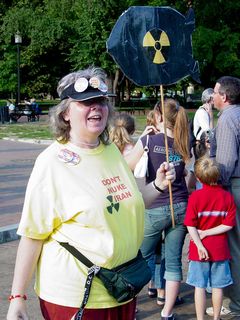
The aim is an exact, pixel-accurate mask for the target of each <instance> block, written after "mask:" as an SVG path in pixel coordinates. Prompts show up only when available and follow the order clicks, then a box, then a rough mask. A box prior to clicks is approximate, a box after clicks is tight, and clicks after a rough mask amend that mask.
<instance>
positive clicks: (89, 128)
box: [64, 98, 109, 141]
mask: <svg viewBox="0 0 240 320" xmlns="http://www.w3.org/2000/svg"><path fill="white" fill-rule="evenodd" d="M108 113H109V110H108V102H107V99H106V98H96V99H89V100H86V101H71V102H70V105H69V107H68V110H67V112H66V113H65V116H64V119H65V120H66V121H69V123H70V126H71V130H70V137H71V138H74V139H80V140H82V141H84V140H86V141H95V140H96V138H97V137H99V135H100V134H101V133H102V132H103V131H104V129H105V128H106V124H107V120H108ZM70 140H71V139H70Z"/></svg>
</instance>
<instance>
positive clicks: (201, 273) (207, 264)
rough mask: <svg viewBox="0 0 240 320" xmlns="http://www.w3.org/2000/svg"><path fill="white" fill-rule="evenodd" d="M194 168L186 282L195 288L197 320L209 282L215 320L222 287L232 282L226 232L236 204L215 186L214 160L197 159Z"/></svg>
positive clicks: (201, 316) (188, 215)
mask: <svg viewBox="0 0 240 320" xmlns="http://www.w3.org/2000/svg"><path fill="white" fill-rule="evenodd" d="M194 171H195V175H196V177H197V179H198V180H199V181H200V182H201V183H203V188H202V189H200V190H197V191H195V192H193V193H192V194H191V196H190V198H189V202H188V207H187V211H186V217H185V220H184V224H185V225H186V226H187V228H188V232H189V234H190V236H191V240H190V245H189V260H190V263H189V270H188V276H187V283H188V284H190V285H192V286H194V287H195V308H196V314H197V320H203V319H204V314H205V308H206V293H205V288H206V287H207V285H208V282H209V283H210V286H211V287H212V303H213V313H214V320H219V319H220V318H219V315H220V311H221V306H222V298H223V288H224V287H226V286H229V285H230V284H232V277H231V272H230V267H229V259H230V258H231V256H230V251H229V247H228V241H227V231H229V230H231V229H232V227H233V226H234V225H235V215H236V206H235V203H234V200H233V197H232V195H231V194H230V193H229V192H228V191H225V190H224V189H223V188H222V187H221V186H220V185H217V181H218V179H219V176H220V173H219V169H218V166H217V164H216V163H215V161H214V160H212V159H210V158H208V157H206V156H204V157H202V158H200V159H198V160H197V161H196V162H195V165H194Z"/></svg>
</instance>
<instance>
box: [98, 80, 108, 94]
mask: <svg viewBox="0 0 240 320" xmlns="http://www.w3.org/2000/svg"><path fill="white" fill-rule="evenodd" d="M98 89H99V90H100V91H102V92H107V91H108V87H107V85H106V83H104V82H102V81H101V83H100V86H99V87H98Z"/></svg>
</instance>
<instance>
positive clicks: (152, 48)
mask: <svg viewBox="0 0 240 320" xmlns="http://www.w3.org/2000/svg"><path fill="white" fill-rule="evenodd" d="M143 47H145V48H146V50H147V53H148V56H149V58H150V59H151V60H152V61H153V63H156V64H161V63H164V62H166V61H167V56H168V51H169V47H170V41H169V39H168V36H167V34H166V32H164V31H162V30H161V29H152V30H150V31H148V32H147V33H146V34H145V36H144V38H143Z"/></svg>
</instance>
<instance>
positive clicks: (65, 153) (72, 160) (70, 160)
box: [58, 149, 80, 166]
mask: <svg viewBox="0 0 240 320" xmlns="http://www.w3.org/2000/svg"><path fill="white" fill-rule="evenodd" d="M58 159H59V160H60V161H62V162H64V163H67V164H69V165H73V166H75V165H77V164H78V163H79V162H80V156H79V155H78V154H76V153H75V152H73V151H71V150H68V149H62V150H60V152H59V154H58Z"/></svg>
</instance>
